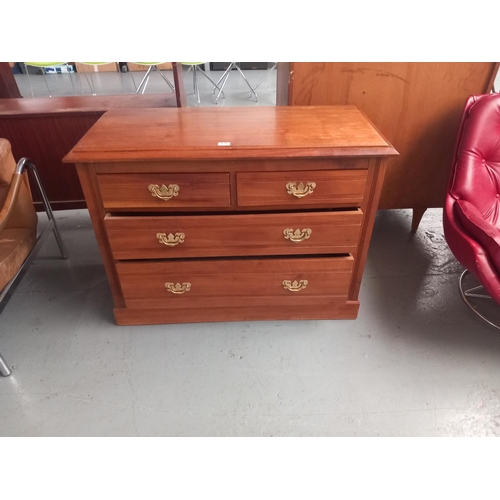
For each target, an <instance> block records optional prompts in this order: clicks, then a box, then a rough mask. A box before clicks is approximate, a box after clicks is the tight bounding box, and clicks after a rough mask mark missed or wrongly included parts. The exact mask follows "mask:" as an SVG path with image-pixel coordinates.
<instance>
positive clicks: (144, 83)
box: [130, 64, 175, 94]
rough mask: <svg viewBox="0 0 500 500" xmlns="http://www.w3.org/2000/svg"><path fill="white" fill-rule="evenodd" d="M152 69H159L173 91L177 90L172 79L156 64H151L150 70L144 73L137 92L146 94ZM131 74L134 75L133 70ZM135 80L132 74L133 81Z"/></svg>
mask: <svg viewBox="0 0 500 500" xmlns="http://www.w3.org/2000/svg"><path fill="white" fill-rule="evenodd" d="M152 71H158V73H160V75H161V77H162V78H163V79H164V80H165V81H166V82H167V84H168V86H169V87H170V89H171V90H172V92H175V87H174V86H173V85H172V83H171V82H170V80H169V79H168V78H167V77H166V76H165V75H164V74H163V73H162V71H161V70H160V69H158V67H157V66H156V64H152V65H151V66H149V68H148V70H147V71H146V74H145V75H144V78H143V79H142V80H141V83H140V84H139V86H138V87H137V90H136V91H135V93H136V94H139V93H141V94H144V91H145V90H146V87H147V85H148V82H149V77H150V76H151V72H152ZM130 76H132V72H130ZM133 80H134V77H133V76H132V81H133ZM134 85H135V81H134ZM141 89H142V92H141Z"/></svg>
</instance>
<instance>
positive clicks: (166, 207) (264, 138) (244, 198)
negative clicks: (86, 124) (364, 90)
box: [64, 106, 397, 325]
mask: <svg viewBox="0 0 500 500" xmlns="http://www.w3.org/2000/svg"><path fill="white" fill-rule="evenodd" d="M396 154H397V152H396V151H395V150H394V148H393V147H392V146H391V145H390V144H389V143H388V142H387V141H386V140H385V139H384V138H383V137H382V136H381V135H380V134H379V133H378V132H377V130H376V129H375V128H374V126H373V125H372V124H371V123H370V122H369V121H368V120H367V119H366V118H365V117H364V115H363V114H362V113H361V112H360V111H358V110H357V109H356V108H355V107H354V106H319V107H300V106H298V107H250V108H248V107H245V108H238V107H236V108H234V107H232V108H220V109H217V108H198V109H195V108H181V109H179V108H176V109H141V110H112V111H109V112H107V113H106V114H105V115H104V116H103V117H102V118H100V119H99V121H98V122H97V123H96V124H95V125H94V126H93V127H92V128H91V129H90V130H89V132H88V133H87V134H86V135H85V136H84V137H83V138H82V139H81V140H80V142H79V143H78V144H77V145H76V146H75V147H74V148H73V149H72V151H71V152H70V153H69V154H68V155H67V156H66V157H65V159H64V161H65V162H68V163H76V165H77V171H78V175H79V178H80V182H81V184H82V188H83V192H84V195H85V199H86V202H87V205H88V208H89V211H90V215H91V218H92V223H93V225H94V229H95V233H96V236H97V240H98V243H99V247H100V251H101V254H102V257H103V260H104V265H105V268H106V272H107V275H108V279H109V282H110V285H111V291H112V294H113V298H114V304H115V310H114V312H115V317H116V321H117V323H118V324H120V325H131V324H133V325H135V324H153V323H181V322H182V323H184V322H203V321H238V320H245V321H247V320H278V319H338V318H342V319H347V318H356V316H357V313H358V307H359V302H358V292H359V288H360V283H361V277H362V274H363V268H364V265H365V260H366V256H367V252H368V246H369V241H370V237H371V233H372V228H373V221H374V218H375V213H376V209H377V203H378V200H379V196H380V191H381V187H382V182H383V177H384V170H385V161H386V158H387V157H388V156H391V155H396Z"/></svg>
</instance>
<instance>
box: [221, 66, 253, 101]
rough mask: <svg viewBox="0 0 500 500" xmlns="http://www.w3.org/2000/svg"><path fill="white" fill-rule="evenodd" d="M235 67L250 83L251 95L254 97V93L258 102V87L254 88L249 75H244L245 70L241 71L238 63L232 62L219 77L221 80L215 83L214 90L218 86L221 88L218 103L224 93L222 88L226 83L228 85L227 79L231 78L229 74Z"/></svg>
mask: <svg viewBox="0 0 500 500" xmlns="http://www.w3.org/2000/svg"><path fill="white" fill-rule="evenodd" d="M233 68H236V69H237V70H238V71H239V73H240V75H241V76H242V77H243V80H245V83H246V84H247V85H248V88H249V89H250V97H252V94H253V95H254V96H255V102H258V100H259V99H258V97H257V94H256V92H255V88H257V87H255V88H253V87H252V86H251V85H250V82H249V81H248V80H247V77H246V76H245V75H244V73H243V71H241V68H240V67H239V66H238V63H235V62H232V63H231V64H230V65H229V66H228V68H227V69H226V71H224V73H223V74H222V76H221V77H220V78H219V81H218V82H217V83H216V84H215V87H214V92H215V89H216V88H218V89H219V92H218V94H217V96H216V97H215V103H216V104H217V101H218V99H219V97H220V95H221V93H222V89H223V88H224V85H226V82H227V79H228V78H229V74H230V73H231V70H232V69H233ZM221 82H222V85H221V86H220V87H219V83H221ZM261 82H262V80H261V81H260V82H259V84H258V85H260V83H261ZM223 98H224V97H223Z"/></svg>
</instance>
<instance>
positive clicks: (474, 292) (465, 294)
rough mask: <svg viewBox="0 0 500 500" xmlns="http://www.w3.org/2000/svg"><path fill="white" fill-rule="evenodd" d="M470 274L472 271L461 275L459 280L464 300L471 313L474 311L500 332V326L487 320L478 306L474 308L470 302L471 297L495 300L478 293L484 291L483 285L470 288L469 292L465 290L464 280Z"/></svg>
mask: <svg viewBox="0 0 500 500" xmlns="http://www.w3.org/2000/svg"><path fill="white" fill-rule="evenodd" d="M469 274H471V273H470V271H468V270H467V269H466V270H465V271H464V272H463V273H462V274H461V275H460V278H459V280H458V290H459V292H460V296H461V297H462V300H463V301H464V302H465V303H466V304H467V306H468V307H469V309H470V310H471V311H473V312H474V313H476V314H477V315H478V316H479V317H480V318H481V319H482V320H483V321H484V322H486V323H488V325H490V326H492V327H493V328H495V329H496V330H500V326H499V325H497V324H495V323H493V322H492V321H490V320H489V319H488V318H486V317H485V316H483V315H482V314H481V313H480V312H479V311H478V310H477V309H476V307H477V306H474V304H472V303H471V302H470V300H469V297H473V298H477V299H488V300H493V299H492V297H491V296H490V295H487V294H486V293H477V290H479V289H481V288H482V289H483V290H484V287H483V285H479V286H475V287H473V288H469V289H467V290H464V283H463V281H464V278H465V277H466V276H468V275H469Z"/></svg>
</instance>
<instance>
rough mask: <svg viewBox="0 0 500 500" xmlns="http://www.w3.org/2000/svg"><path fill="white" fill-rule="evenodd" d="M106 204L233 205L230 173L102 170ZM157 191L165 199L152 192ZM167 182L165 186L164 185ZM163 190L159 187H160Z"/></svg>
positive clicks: (164, 207)
mask: <svg viewBox="0 0 500 500" xmlns="http://www.w3.org/2000/svg"><path fill="white" fill-rule="evenodd" d="M97 180H98V183H99V189H100V191H101V196H102V200H103V204H104V208H106V209H110V210H130V209H135V210H137V209H155V210H162V211H163V210H170V209H176V208H196V207H213V208H223V207H229V206H230V205H231V200H230V194H229V193H230V190H229V174H225V173H213V174H203V173H196V174H178V173H172V174H164V173H161V174H160V173H159V174H151V173H149V174H100V175H98V176H97ZM150 186H157V189H156V192H158V194H159V195H160V196H163V197H164V198H165V199H160V198H158V197H157V196H156V195H153V194H152V191H151V190H153V191H155V189H154V188H151V189H150ZM163 186H164V188H162V187H163ZM158 190H159V191H158Z"/></svg>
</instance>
